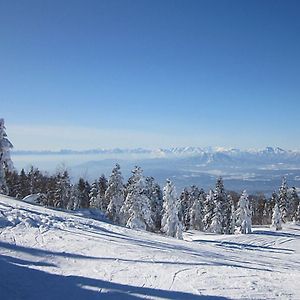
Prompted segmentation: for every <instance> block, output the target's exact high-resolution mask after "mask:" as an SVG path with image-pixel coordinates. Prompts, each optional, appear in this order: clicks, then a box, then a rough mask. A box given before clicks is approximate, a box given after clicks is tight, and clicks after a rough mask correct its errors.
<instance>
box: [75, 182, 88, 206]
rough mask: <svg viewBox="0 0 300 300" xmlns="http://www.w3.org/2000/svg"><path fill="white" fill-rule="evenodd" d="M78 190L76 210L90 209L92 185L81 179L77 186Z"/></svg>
mask: <svg viewBox="0 0 300 300" xmlns="http://www.w3.org/2000/svg"><path fill="white" fill-rule="evenodd" d="M75 188H77V199H76V201H75V209H78V208H89V206H90V199H89V191H90V185H89V183H88V182H87V181H85V180H84V179H83V178H79V181H78V183H77V184H76V185H75Z"/></svg>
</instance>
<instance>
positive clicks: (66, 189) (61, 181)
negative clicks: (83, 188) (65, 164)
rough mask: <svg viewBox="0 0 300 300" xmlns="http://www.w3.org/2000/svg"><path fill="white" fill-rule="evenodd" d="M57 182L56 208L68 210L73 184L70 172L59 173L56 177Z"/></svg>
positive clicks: (55, 193)
mask: <svg viewBox="0 0 300 300" xmlns="http://www.w3.org/2000/svg"><path fill="white" fill-rule="evenodd" d="M56 180H57V181H56V189H55V192H54V206H55V207H59V208H66V206H67V204H68V202H69V198H70V194H71V183H70V177H69V173H68V171H67V170H65V171H64V172H63V173H58V174H57V176H56Z"/></svg>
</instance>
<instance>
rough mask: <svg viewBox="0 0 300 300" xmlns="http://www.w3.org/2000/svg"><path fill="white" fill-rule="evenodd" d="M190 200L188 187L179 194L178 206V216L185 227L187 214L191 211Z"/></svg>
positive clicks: (184, 227) (185, 227)
mask: <svg viewBox="0 0 300 300" xmlns="http://www.w3.org/2000/svg"><path fill="white" fill-rule="evenodd" d="M189 201H190V193H189V191H188V189H187V188H184V190H183V191H182V192H181V194H180V196H179V207H178V216H179V220H180V221H181V223H182V225H183V229H184V230H186V229H187V224H186V219H187V218H186V215H187V214H188V213H189Z"/></svg>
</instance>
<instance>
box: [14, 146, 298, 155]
mask: <svg viewBox="0 0 300 300" xmlns="http://www.w3.org/2000/svg"><path fill="white" fill-rule="evenodd" d="M12 152H13V153H14V154H16V155H36V154H40V155H48V154H51V155H52V154H66V155H67V154H122V153H124V154H128V153H133V154H154V155H157V156H169V155H172V156H174V155H178V156H195V155H196V156H198V155H205V154H211V153H223V154H226V155H229V156H240V155H243V154H251V155H260V156H261V155H265V156H266V155H267V156H270V155H271V156H274V155H292V156H295V155H300V150H284V149H282V148H279V147H275V148H273V147H266V148H264V149H250V150H240V149H237V148H223V147H205V148H201V147H175V148H158V149H146V148H132V149H131V148H112V149H100V148H99V149H88V150H72V149H62V150H59V151H51V150H13V151H12Z"/></svg>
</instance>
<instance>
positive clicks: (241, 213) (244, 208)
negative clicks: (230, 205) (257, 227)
mask: <svg viewBox="0 0 300 300" xmlns="http://www.w3.org/2000/svg"><path fill="white" fill-rule="evenodd" d="M235 217H236V232H238V233H244V234H245V233H251V227H252V221H251V210H250V208H249V199H248V194H247V192H246V191H244V192H243V193H242V195H241V197H240V200H239V203H238V208H237V210H236V213H235Z"/></svg>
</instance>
